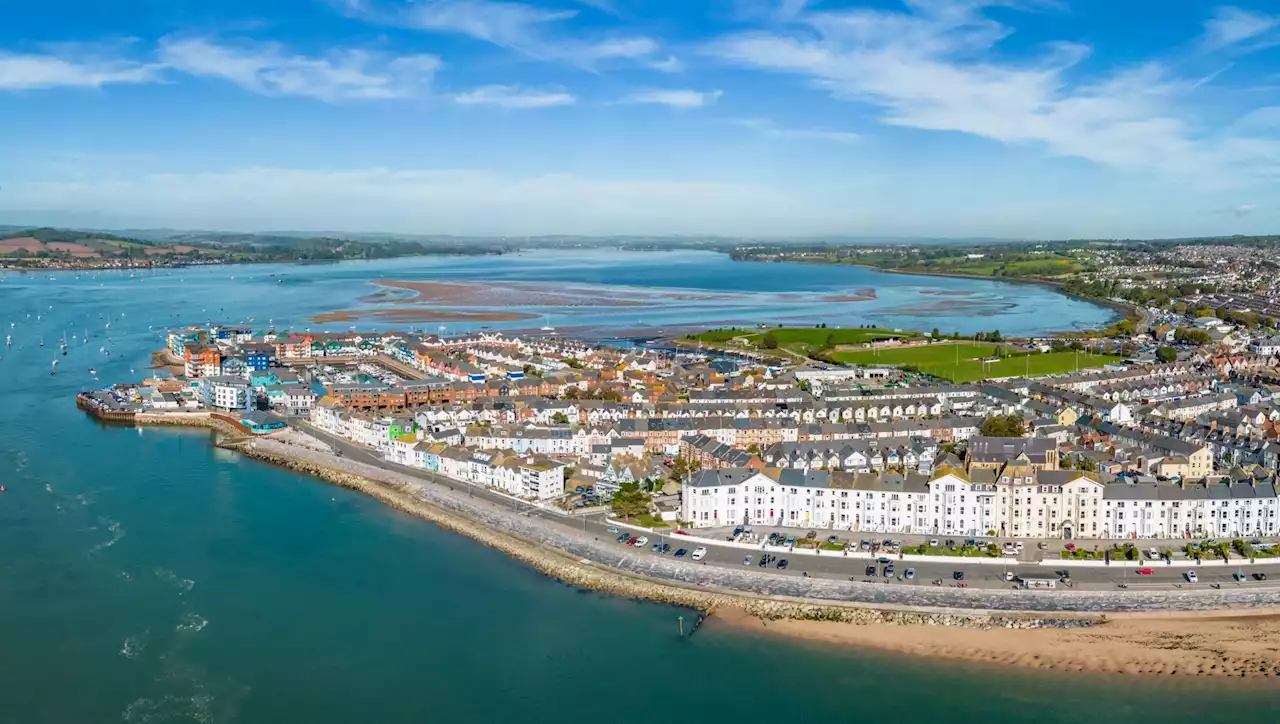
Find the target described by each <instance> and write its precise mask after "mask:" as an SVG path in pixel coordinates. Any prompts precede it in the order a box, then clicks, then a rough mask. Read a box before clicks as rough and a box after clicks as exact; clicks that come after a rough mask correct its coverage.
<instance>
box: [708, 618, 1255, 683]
mask: <svg viewBox="0 0 1280 724" xmlns="http://www.w3.org/2000/svg"><path fill="white" fill-rule="evenodd" d="M713 622H714V623H715V624H716V625H725V626H730V627H732V628H734V629H738V630H740V631H743V632H751V633H756V634H760V635H772V636H788V637H793V638H799V639H805V640H808V641H815V642H821V643H826V644H835V645H843V646H855V647H866V648H872V649H878V650H882V651H891V652H896V653H902V654H909V655H918V656H929V657H934V658H944V659H953V660H957V661H973V662H982V663H987V664H998V665H1006V666H1017V667H1020V668H1029V669H1051V670H1056V671H1079V672H1098V673H1120V674H1140V675H1164V676H1223V677H1236V678H1241V677H1246V678H1256V677H1276V676H1280V611H1276V610H1267V611H1258V612H1256V613H1252V614H1245V615H1238V614H1235V613H1232V614H1228V615H1223V614H1221V613H1216V614H1215V613H1207V614H1205V615H1194V614H1185V613H1179V614H1169V615H1165V614H1157V613H1153V614H1132V615H1119V614H1117V615H1113V616H1108V617H1107V621H1106V622H1105V623H1102V624H1098V625H1095V626H1091V627H1087V628H1071V629H1053V628H1045V629H1003V628H992V629H980V628H966V627H959V626H917V625H894V624H878V625H856V624H847V623H836V622H827V621H800V620H779V621H764V620H762V619H760V618H756V617H754V616H751V615H750V614H748V613H745V612H743V611H741V610H739V609H733V608H730V609H723V610H718V611H716V612H715V616H714V617H713Z"/></svg>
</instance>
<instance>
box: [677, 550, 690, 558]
mask: <svg viewBox="0 0 1280 724" xmlns="http://www.w3.org/2000/svg"><path fill="white" fill-rule="evenodd" d="M688 552H689V551H687V550H685V549H684V548H681V549H679V550H677V551H676V558H684V556H685V554H686V553H688Z"/></svg>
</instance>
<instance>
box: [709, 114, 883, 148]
mask: <svg viewBox="0 0 1280 724" xmlns="http://www.w3.org/2000/svg"><path fill="white" fill-rule="evenodd" d="M730 123H733V124H735V125H738V126H742V127H743V128H750V129H751V130H753V131H756V132H757V133H760V134H762V135H765V136H769V137H770V138H781V139H793V140H813V141H831V142H833V143H854V142H856V141H858V140H859V139H860V138H861V137H860V136H859V135H858V134H856V133H853V132H851V131H831V130H827V129H823V128H788V127H786V126H780V125H778V124H777V123H775V122H774V121H771V120H769V119H767V118H735V119H731V120H730Z"/></svg>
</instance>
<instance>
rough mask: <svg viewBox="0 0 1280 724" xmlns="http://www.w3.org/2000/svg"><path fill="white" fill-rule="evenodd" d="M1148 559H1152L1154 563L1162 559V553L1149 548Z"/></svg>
mask: <svg viewBox="0 0 1280 724" xmlns="http://www.w3.org/2000/svg"><path fill="white" fill-rule="evenodd" d="M1147 558H1150V559H1151V560H1153V561H1154V560H1157V559H1159V558H1160V551H1158V550H1156V549H1155V548H1148V549H1147Z"/></svg>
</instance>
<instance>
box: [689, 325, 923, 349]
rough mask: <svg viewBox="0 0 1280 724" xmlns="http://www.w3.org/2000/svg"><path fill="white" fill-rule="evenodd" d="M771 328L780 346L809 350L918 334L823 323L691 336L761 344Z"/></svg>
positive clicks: (711, 339)
mask: <svg viewBox="0 0 1280 724" xmlns="http://www.w3.org/2000/svg"><path fill="white" fill-rule="evenodd" d="M769 331H772V332H773V336H774V338H775V339H777V340H778V346H779V347H782V348H785V349H789V350H792V351H794V352H800V353H805V352H808V351H810V350H814V349H820V348H823V347H826V346H827V343H828V342H831V343H832V346H835V345H843V344H865V343H867V342H872V341H877V340H886V339H897V338H906V337H914V336H917V335H915V334H914V333H912V332H894V331H892V330H888V329H862V328H851V329H842V328H835V327H829V328H825V329H824V328H820V327H781V328H778V329H774V330H761V329H739V330H731V329H717V330H712V331H709V332H702V333H701V334H691V335H689V337H688V338H689V339H693V340H698V341H702V342H710V343H715V342H728V341H730V340H732V339H735V338H739V337H741V338H745V339H746V341H747V343H748V344H750V345H752V346H754V347H758V346H759V345H760V340H761V339H764V336H765V334H766V333H768V332H769Z"/></svg>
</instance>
